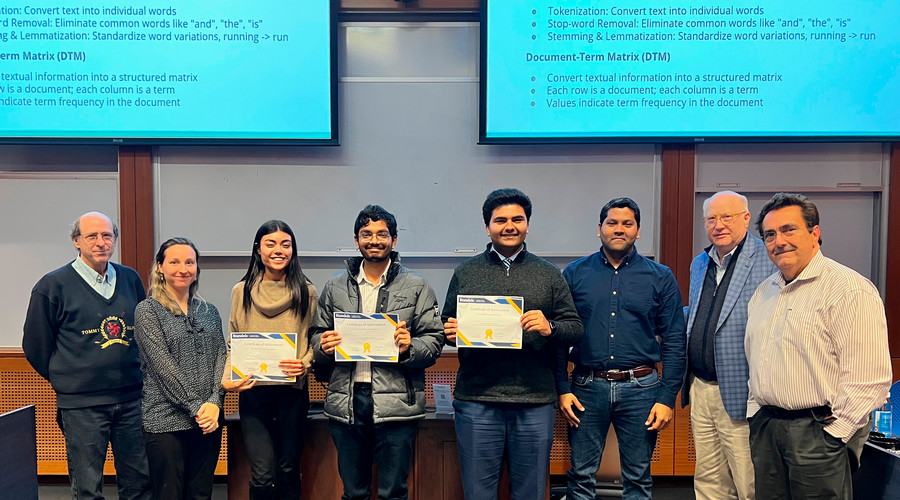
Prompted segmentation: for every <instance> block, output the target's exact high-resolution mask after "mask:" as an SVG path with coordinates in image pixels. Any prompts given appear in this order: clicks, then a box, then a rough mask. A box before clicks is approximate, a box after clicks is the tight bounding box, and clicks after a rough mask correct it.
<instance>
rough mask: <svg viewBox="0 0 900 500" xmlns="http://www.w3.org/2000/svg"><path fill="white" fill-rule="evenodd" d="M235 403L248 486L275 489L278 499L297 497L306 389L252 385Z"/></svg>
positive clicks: (307, 394) (287, 499) (305, 410)
mask: <svg viewBox="0 0 900 500" xmlns="http://www.w3.org/2000/svg"><path fill="white" fill-rule="evenodd" d="M239 404H240V412H241V431H243V433H244V448H245V449H246V453H247V462H248V463H249V464H250V487H251V489H253V488H257V489H261V488H275V489H276V491H277V493H276V497H277V498H278V499H280V500H297V499H298V498H300V457H301V456H302V454H303V431H304V428H305V426H306V416H307V413H308V412H309V391H308V390H307V389H303V390H300V389H295V388H293V387H285V386H262V387H254V388H253V389H250V390H249V391H244V392H242V393H240V396H239Z"/></svg>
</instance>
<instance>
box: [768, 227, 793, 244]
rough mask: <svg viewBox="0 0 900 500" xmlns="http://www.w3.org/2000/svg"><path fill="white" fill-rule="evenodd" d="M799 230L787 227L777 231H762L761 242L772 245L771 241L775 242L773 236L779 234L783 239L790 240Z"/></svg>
mask: <svg viewBox="0 0 900 500" xmlns="http://www.w3.org/2000/svg"><path fill="white" fill-rule="evenodd" d="M799 230H800V228H799V227H795V226H787V227H784V228H781V229H778V230H775V229H769V230H768V231H763V234H762V237H763V241H765V242H766V243H772V242H773V241H775V236H776V235H778V234H780V235H781V236H782V237H784V238H791V237H792V236H794V235H795V234H797V231H799Z"/></svg>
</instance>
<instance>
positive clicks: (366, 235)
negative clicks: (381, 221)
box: [359, 231, 391, 241]
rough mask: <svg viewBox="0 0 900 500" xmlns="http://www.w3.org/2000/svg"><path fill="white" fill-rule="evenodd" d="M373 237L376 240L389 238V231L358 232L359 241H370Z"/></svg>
mask: <svg viewBox="0 0 900 500" xmlns="http://www.w3.org/2000/svg"><path fill="white" fill-rule="evenodd" d="M373 239H376V240H378V241H388V240H390V239H391V233H389V232H387V231H378V232H377V233H373V232H371V231H360V232H359V240H360V241H372V240H373Z"/></svg>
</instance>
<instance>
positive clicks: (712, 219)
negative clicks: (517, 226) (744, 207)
mask: <svg viewBox="0 0 900 500" xmlns="http://www.w3.org/2000/svg"><path fill="white" fill-rule="evenodd" d="M745 213H747V212H738V213H736V214H722V215H710V216H709V217H703V218H702V219H701V220H702V221H703V223H704V224H706V227H713V226H715V225H716V224H718V222H719V221H722V224H725V225H728V224H731V223H732V222H734V221H735V220H737V218H738V217H740V216H742V215H744V214H745Z"/></svg>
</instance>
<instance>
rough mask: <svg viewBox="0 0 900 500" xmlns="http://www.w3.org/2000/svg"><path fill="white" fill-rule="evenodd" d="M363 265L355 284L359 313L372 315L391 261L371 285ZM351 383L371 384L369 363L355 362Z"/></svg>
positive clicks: (370, 363) (389, 261) (363, 263)
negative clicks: (356, 285) (356, 284)
mask: <svg viewBox="0 0 900 500" xmlns="http://www.w3.org/2000/svg"><path fill="white" fill-rule="evenodd" d="M365 264H366V261H365V260H363V261H362V262H361V263H360V264H359V273H358V274H357V275H356V282H357V283H358V284H359V301H360V306H361V307H362V311H360V312H363V313H365V314H372V313H374V312H375V307H376V306H377V305H378V291H379V290H381V287H383V286H384V285H385V284H386V283H387V273H388V269H390V268H391V260H390V259H388V265H387V267H385V268H384V272H382V273H381V277H380V278H379V279H378V282H377V283H373V282H371V281H369V279H368V278H366V270H365V267H364V266H365ZM353 381H354V382H372V362H371V361H357V362H356V370H355V371H354V372H353Z"/></svg>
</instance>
